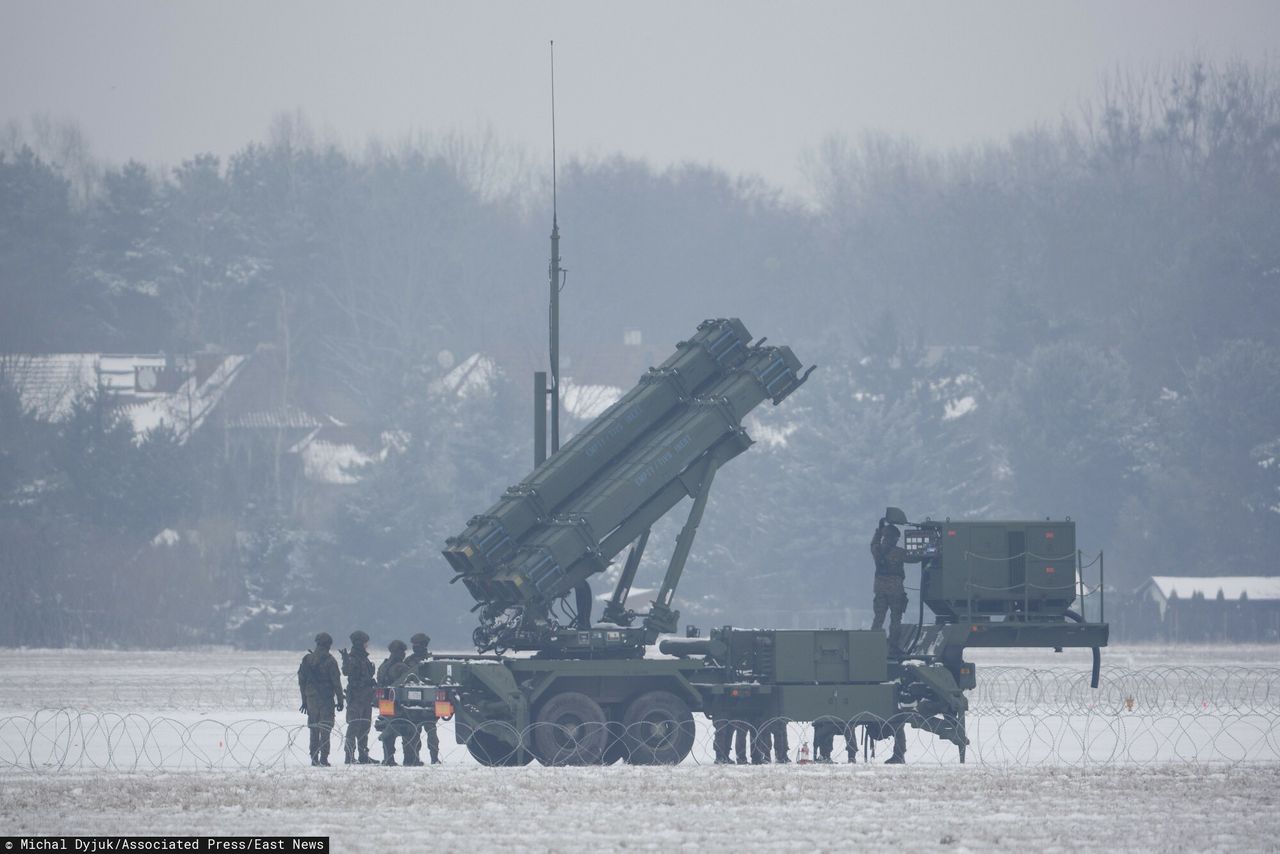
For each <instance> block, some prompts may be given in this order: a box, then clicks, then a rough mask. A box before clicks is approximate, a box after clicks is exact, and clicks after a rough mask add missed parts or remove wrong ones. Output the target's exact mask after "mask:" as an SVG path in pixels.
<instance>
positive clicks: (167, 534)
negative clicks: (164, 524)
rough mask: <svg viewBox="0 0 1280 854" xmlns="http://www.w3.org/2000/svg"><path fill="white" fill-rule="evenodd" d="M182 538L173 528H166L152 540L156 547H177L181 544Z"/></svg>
mask: <svg viewBox="0 0 1280 854" xmlns="http://www.w3.org/2000/svg"><path fill="white" fill-rule="evenodd" d="M181 540H182V536H181V535H180V534H179V533H178V532H177V531H175V530H173V528H165V529H164V530H163V531H161V532H160V533H158V534H156V535H155V536H154V537H152V538H151V545H153V546H156V547H157V548H158V547H160V546H176V545H177V544H178V543H179V542H181Z"/></svg>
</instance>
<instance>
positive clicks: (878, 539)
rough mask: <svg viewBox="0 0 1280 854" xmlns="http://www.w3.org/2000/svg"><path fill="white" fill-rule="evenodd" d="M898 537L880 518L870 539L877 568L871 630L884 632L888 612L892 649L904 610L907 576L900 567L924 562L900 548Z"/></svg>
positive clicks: (919, 557) (899, 534) (899, 536)
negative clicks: (873, 615)
mask: <svg viewBox="0 0 1280 854" xmlns="http://www.w3.org/2000/svg"><path fill="white" fill-rule="evenodd" d="M901 536H902V532H901V531H899V530H898V528H897V526H896V525H893V524H892V523H890V522H889V521H887V520H886V519H881V520H880V525H879V527H877V528H876V533H875V536H873V537H872V538H871V558H872V560H874V561H875V565H876V579H875V600H874V603H873V607H874V609H875V620H874V621H872V623H871V628H873V629H883V628H884V615H885V611H888V612H889V614H890V617H889V646H890V647H894V648H896V646H897V636H898V629H899V628H901V627H902V615H903V613H905V612H906V610H907V591H906V588H905V587H904V586H903V583H904V580H905V579H906V575H907V573H906V571H905V570H904V568H903V564H904V563H919V562H920V561H921V560H923V559H924V558H923V557H921V556H918V555H912V554H911V553H909V552H908V551H907V550H906V549H903V548H899V546H898V540H899V539H900V538H901Z"/></svg>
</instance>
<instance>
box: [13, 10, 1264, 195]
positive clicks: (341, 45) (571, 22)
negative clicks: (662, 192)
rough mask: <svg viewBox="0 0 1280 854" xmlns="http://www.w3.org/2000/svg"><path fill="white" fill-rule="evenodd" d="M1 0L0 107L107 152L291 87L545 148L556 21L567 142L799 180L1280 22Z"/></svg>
mask: <svg viewBox="0 0 1280 854" xmlns="http://www.w3.org/2000/svg"><path fill="white" fill-rule="evenodd" d="M0 16H2V17H0V21H2V25H0V119H5V120H9V119H26V118H28V117H29V116H30V115H31V114H33V113H44V114H49V115H51V116H53V117H55V118H74V119H76V120H78V121H79V122H80V123H81V125H82V126H83V127H84V129H85V130H86V131H87V133H88V136H89V139H90V141H91V143H92V146H93V149H94V151H95V152H97V153H98V154H100V155H102V156H105V157H107V158H108V159H110V160H114V161H122V160H124V159H127V158H130V157H133V158H137V159H140V160H143V161H147V162H163V163H169V164H174V163H177V162H179V161H180V160H181V159H183V158H186V157H189V156H190V155H192V154H194V153H196V152H201V151H213V152H215V153H218V154H227V153H229V152H231V151H234V150H236V149H237V148H240V147H241V146H243V145H244V144H245V143H246V142H248V141H249V140H252V139H263V138H266V136H267V130H268V127H269V126H270V123H271V119H272V117H273V116H274V115H275V114H277V113H279V112H281V111H287V110H293V109H295V108H300V109H301V110H302V111H303V113H304V114H305V115H306V116H307V118H308V119H309V120H310V122H311V123H312V124H313V125H314V126H315V127H316V128H317V130H319V131H321V132H322V133H323V134H325V135H327V136H329V137H331V138H334V139H336V140H338V141H341V142H343V143H346V144H349V145H353V146H357V147H359V146H360V145H362V144H363V142H364V141H365V140H366V139H367V138H369V137H370V136H383V137H390V138H395V137H401V136H403V135H404V134H406V133H408V132H416V131H422V130H429V131H447V130H462V131H474V130H477V129H483V128H489V129H492V130H493V131H494V132H495V133H496V134H497V135H498V136H499V137H500V138H501V139H503V140H506V141H509V142H512V143H516V144H519V145H521V146H523V147H525V148H527V149H528V150H529V151H530V152H531V153H533V154H537V155H539V156H541V155H542V154H543V152H544V151H545V150H547V149H549V146H548V144H547V136H548V125H549V119H548V79H547V78H548V75H547V66H548V60H547V42H548V40H549V39H552V38H554V39H555V41H556V62H557V104H558V112H559V116H558V123H559V131H560V150H561V153H562V155H563V154H575V153H576V154H608V153H612V152H618V151H620V152H624V153H626V154H630V155H635V156H640V157H645V158H647V159H649V160H650V161H651V162H653V163H654V164H655V165H659V166H661V165H666V164H669V163H672V162H678V161H682V160H696V161H702V162H713V163H716V164H718V165H720V166H723V167H725V168H727V169H729V170H731V171H733V172H747V173H755V174H759V175H762V176H764V177H765V178H766V179H768V180H770V181H772V182H774V183H776V184H778V185H780V186H784V187H787V188H791V189H797V188H800V187H802V186H803V181H802V178H801V170H800V166H799V160H800V155H801V154H802V153H803V152H804V151H805V150H806V149H809V148H812V147H813V146H815V145H816V144H817V143H818V142H819V141H820V140H821V139H822V138H823V136H825V135H826V134H827V133H829V132H833V131H835V132H844V133H849V134H857V133H858V132H860V131H862V130H865V129H869V128H870V129H878V130H886V131H891V132H903V133H907V134H910V135H912V136H914V137H917V138H919V139H920V140H921V141H923V142H925V143H927V144H930V145H939V146H951V145H956V144H964V143H968V142H974V141H981V140H986V139H992V138H1001V137H1003V136H1004V135H1005V134H1007V133H1008V132H1009V131H1011V130H1016V129H1020V128H1024V127H1027V126H1029V125H1031V124H1033V123H1036V122H1053V121H1056V119H1057V117H1059V116H1060V115H1062V113H1063V112H1071V111H1074V110H1076V109H1077V108H1078V106H1079V104H1080V103H1081V102H1082V101H1083V100H1084V99H1087V98H1089V97H1091V96H1092V95H1093V94H1094V93H1095V92H1096V91H1097V87H1098V81H1099V79H1100V77H1101V75H1102V74H1103V73H1104V72H1106V71H1107V70H1108V69H1114V68H1115V67H1117V66H1122V67H1125V68H1129V69H1134V70H1142V69H1146V68H1150V67H1153V66H1155V65H1157V64H1159V63H1166V64H1167V63H1168V62H1169V61H1170V60H1172V59H1175V58H1178V57H1186V56H1189V55H1191V54H1192V53H1198V54H1199V55H1201V56H1202V57H1204V58H1206V59H1210V60H1223V59H1229V58H1243V59H1248V60H1253V61H1262V60H1269V59H1272V58H1273V57H1274V51H1275V46H1276V45H1278V44H1280V2H1277V0H1247V1H1246V2H1227V0H1216V2H1189V0H1134V2H1123V0H1113V2H1089V3H1066V2H1058V3H1032V2H984V3H961V2H938V3H927V2H895V3H874V4H872V3H867V4H862V3H852V2H813V3H798V2H786V3H782V2H778V3H765V2H741V1H740V0H739V2H697V3H694V2H655V1H654V0H645V2H629V3H603V2H541V3H535V2H520V3H508V2H502V3H497V2H495V3H479V2H476V3H471V2H453V3H428V2H416V3H401V2H381V3H376V4H372V3H360V4H354V3H353V4H347V3H328V2H256V0H255V2H240V0H230V2H229V0H218V2H204V3H180V2H157V0H150V2H147V0H120V1H119V2H57V0H54V2H51V0H36V2H26V0H19V1H18V2H15V0H4V2H3V4H2V5H0ZM1269 51H1270V52H1272V53H1271V55H1269V54H1268V52H1269Z"/></svg>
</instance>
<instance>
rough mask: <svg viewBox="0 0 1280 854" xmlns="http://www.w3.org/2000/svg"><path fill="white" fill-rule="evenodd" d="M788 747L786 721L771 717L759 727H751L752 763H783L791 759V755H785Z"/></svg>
mask: <svg viewBox="0 0 1280 854" xmlns="http://www.w3.org/2000/svg"><path fill="white" fill-rule="evenodd" d="M790 749H791V748H790V744H789V743H788V741H787V722H786V721H785V720H784V719H782V718H773V719H772V720H770V721H767V722H766V723H763V724H761V725H760V726H759V727H753V728H752V734H751V764H752V765H767V764H768V763H770V762H777V763H778V764H779V765H785V764H787V763H788V762H790V761H791V757H790V756H788V755H787V753H788V751H789V750H790Z"/></svg>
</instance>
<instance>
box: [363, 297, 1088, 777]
mask: <svg viewBox="0 0 1280 854" xmlns="http://www.w3.org/2000/svg"><path fill="white" fill-rule="evenodd" d="M812 371H813V368H812V367H810V368H809V369H808V370H802V365H801V363H800V361H799V360H798V359H797V358H796V357H795V355H794V353H793V352H792V351H791V349H790V348H788V347H779V346H771V345H766V344H765V341H764V339H760V340H758V341H754V342H753V340H752V337H751V335H750V333H749V332H748V331H747V329H746V327H745V326H744V325H743V323H742V322H741V321H740V320H738V319H736V318H731V319H713V320H707V321H705V322H703V323H702V324H700V325H699V326H698V327H697V329H696V331H695V333H694V335H693V336H692V337H690V338H689V339H688V340H686V341H682V342H680V343H679V344H678V345H677V346H676V350H675V352H674V353H673V354H672V355H671V356H670V357H669V358H668V359H667V360H666V361H665V362H663V363H662V364H661V365H660V366H658V367H656V368H651V369H650V370H649V371H648V372H647V373H646V374H645V375H644V376H643V377H641V379H640V382H639V383H638V384H637V385H636V386H635V387H634V388H633V389H631V390H630V391H629V392H627V393H626V394H624V395H623V396H622V397H621V398H620V399H619V400H618V401H617V402H616V403H614V404H613V405H612V406H611V407H610V408H609V409H608V410H607V411H605V412H604V413H603V414H602V415H601V416H600V417H598V418H596V419H595V420H594V421H593V422H591V423H590V424H588V425H587V426H586V427H585V428H584V429H583V430H582V431H581V432H579V433H578V434H577V435H576V436H574V437H573V439H572V440H571V441H569V442H568V443H567V444H565V446H564V447H563V448H558V449H556V448H555V444H556V443H554V442H553V453H552V454H551V455H550V456H549V457H545V459H544V457H543V455H542V454H540V453H539V454H536V455H535V463H536V464H535V468H534V469H533V471H532V472H531V473H530V474H529V475H528V476H527V477H525V478H524V480H522V481H521V482H520V483H518V484H516V485H514V486H512V487H510V488H509V489H508V490H507V491H506V493H505V494H504V495H502V496H501V497H500V498H499V499H498V501H497V502H496V503H495V504H494V505H493V506H492V507H491V508H490V509H489V510H488V511H486V512H485V513H482V514H479V515H477V516H474V517H472V518H471V520H470V521H469V522H468V523H467V525H466V527H465V529H464V530H463V531H462V532H461V533H459V534H458V535H457V536H454V537H451V538H450V539H449V540H448V541H447V543H446V547H445V549H444V557H445V559H446V560H447V562H448V564H449V566H450V568H451V569H452V570H453V571H454V576H453V578H452V581H453V582H457V581H461V582H462V583H463V585H464V586H465V587H466V588H467V590H468V591H469V592H470V593H471V595H472V596H473V598H474V599H475V600H476V606H475V609H474V610H476V611H478V612H479V625H478V626H477V628H476V630H475V633H474V636H473V639H474V641H475V644H476V647H477V649H478V653H477V654H475V655H458V656H448V657H438V658H434V659H432V660H430V661H428V662H425V663H423V664H422V665H421V666H420V667H419V669H418V672H417V673H415V674H412V675H410V676H409V677H408V678H407V680H406V682H405V683H404V684H402V685H399V686H396V687H395V688H393V689H392V690H389V691H386V692H384V693H383V694H381V695H380V701H381V702H382V703H384V704H386V713H392V714H394V713H396V712H397V710H411V709H413V708H415V707H420V706H424V705H426V704H430V703H434V704H437V705H436V706H435V711H436V713H437V714H438V715H440V716H442V717H444V716H446V715H447V714H448V713H453V714H454V715H455V718H454V720H455V735H456V737H457V739H458V741H459V743H462V744H465V745H466V746H467V748H468V750H469V751H470V752H471V753H472V755H474V756H475V757H476V759H477V760H479V761H480V762H482V763H484V764H488V765H518V764H525V763H528V762H529V761H531V760H532V759H535V758H536V759H538V760H539V761H540V762H543V763H546V764H553V765H558V764H599V763H609V762H614V761H618V760H623V759H625V760H626V761H627V762H630V763H633V764H657V763H676V762H680V761H682V760H683V759H684V758H685V757H686V756H688V754H689V752H690V750H691V749H692V746H693V742H694V732H695V728H694V723H693V715H694V714H695V713H701V714H704V715H707V716H708V717H711V718H712V719H714V720H718V721H744V722H746V723H747V724H749V725H752V726H756V725H763V724H764V723H765V722H767V721H770V720H774V719H788V720H796V721H817V720H833V721H840V722H843V723H845V724H846V725H862V726H867V727H870V728H873V734H874V735H876V736H883V735H885V734H886V733H887V732H888V731H890V730H891V729H892V728H893V727H895V726H900V725H902V724H904V723H910V724H911V725H913V726H915V727H917V728H919V729H924V730H927V731H929V732H932V733H935V734H936V735H937V736H939V737H940V738H943V739H946V740H948V741H950V742H952V743H954V744H955V745H956V746H957V747H958V748H959V750H960V758H961V761H963V759H964V749H965V746H966V745H967V743H968V742H967V739H966V736H965V732H964V716H965V711H966V709H967V707H968V702H967V699H966V697H965V695H964V692H965V690H967V689H970V688H973V687H974V685H975V684H976V683H975V670H974V666H973V665H972V664H971V663H968V662H966V661H965V660H964V650H965V649H966V648H968V647H973V646H1009V647H1012V646H1018V647H1046V648H1053V649H1058V650H1060V649H1062V648H1063V647H1092V648H1093V649H1094V684H1095V685H1096V682H1097V675H1098V648H1099V647H1101V646H1104V645H1105V644H1106V641H1107V626H1106V624H1105V623H1101V622H1097V623H1089V622H1085V621H1084V620H1083V618H1082V617H1081V616H1080V615H1078V614H1075V613H1073V612H1071V611H1070V610H1069V608H1070V605H1071V604H1072V602H1073V600H1074V599H1075V598H1076V593H1077V580H1078V578H1079V572H1078V566H1077V564H1078V559H1077V553H1076V550H1075V525H1074V523H1072V522H1071V521H1070V520H1063V521H1056V522H1055V521H1035V522H1020V521H1014V522H960V521H956V522H952V521H950V520H946V521H943V522H934V521H932V520H929V519H926V520H924V521H922V522H917V523H911V522H909V521H908V519H907V516H906V514H905V513H903V511H901V510H900V509H897V508H888V509H887V511H886V519H887V520H888V521H890V522H893V523H895V524H898V525H902V526H904V527H905V536H904V547H905V548H906V549H908V551H909V552H910V553H911V554H912V555H913V556H915V557H916V558H918V559H919V561H920V563H921V578H922V583H921V587H922V591H923V592H922V595H921V596H920V597H919V598H920V600H921V602H920V614H921V620H920V621H919V623H918V624H916V625H904V626H902V627H901V630H900V634H899V635H898V636H897V637H894V638H887V637H886V636H885V634H884V633H883V632H879V631H866V630H850V629H843V630H835V629H832V630H822V631H783V630H771V629H764V630H761V629H738V628H733V627H729V626H726V627H723V628H719V629H716V630H713V631H712V632H711V633H710V634H709V636H708V637H706V638H701V637H692V638H675V637H669V638H667V639H666V640H663V641H662V643H661V644H660V645H659V652H661V653H662V654H663V655H664V656H665V657H655V655H654V650H653V647H654V645H655V643H656V642H657V641H658V640H659V637H660V636H662V635H670V634H671V633H674V632H675V631H676V630H677V628H678V624H679V611H678V610H676V609H675V608H673V607H672V605H673V601H674V596H675V591H676V587H677V585H678V583H679V580H680V577H681V574H682V572H683V570H684V566H685V563H686V561H687V559H688V556H689V553H690V550H691V548H692V545H693V540H694V537H695V534H696V532H697V528H698V525H699V523H700V521H701V519H702V516H703V513H704V511H705V509H706V506H707V499H708V495H709V493H710V490H711V487H712V482H713V480H714V477H715V474H716V472H717V471H718V470H719V468H720V467H721V466H723V465H724V464H726V463H727V462H729V461H730V460H732V459H734V458H736V457H737V456H738V455H739V454H741V453H742V452H743V451H745V450H746V449H747V448H748V447H750V445H751V438H750V437H749V436H748V435H747V433H746V431H745V430H744V429H743V426H742V420H743V418H744V417H745V416H746V415H747V414H748V413H749V412H751V411H752V410H753V409H754V408H755V407H757V406H759V405H761V404H763V403H764V402H765V401H770V402H771V403H772V404H773V405H775V406H776V405H778V404H780V403H781V402H782V401H783V400H785V399H786V398H787V397H788V396H789V395H791V394H792V393H793V392H794V391H796V390H797V389H798V388H800V387H801V386H802V385H803V384H804V383H805V381H806V380H807V379H808V377H809V375H810V373H811V372H812ZM541 417H545V409H543V411H542V414H541ZM534 433H535V436H545V424H538V423H535V430H534ZM685 498H689V499H691V503H690V505H689V511H688V516H687V518H686V520H685V523H684V526H683V528H682V530H681V531H680V534H679V536H678V537H677V539H676V543H675V547H674V549H673V552H672V554H671V556H670V559H669V561H668V565H667V570H666V573H665V575H664V577H663V580H662V583H661V586H660V587H659V588H658V590H657V595H656V596H655V597H654V599H653V600H652V601H651V602H650V603H649V607H648V608H647V610H645V611H643V612H640V611H636V610H633V609H632V608H630V607H629V604H628V598H629V595H630V591H631V587H632V584H633V583H634V580H635V576H636V571H637V569H638V567H639V564H640V559H641V556H642V554H643V553H644V550H645V547H646V544H647V542H648V539H649V531H650V529H651V527H652V526H653V524H654V523H655V522H657V521H658V520H659V519H661V518H662V517H663V516H665V514H667V513H669V512H671V511H672V510H673V509H674V508H675V507H676V506H677V505H678V504H679V503H680V502H681V501H682V500H683V499H685ZM624 550H625V551H626V552H627V555H626V558H625V560H624V562H623V565H622V567H621V571H620V573H619V576H618V579H617V581H616V583H615V585H614V589H613V592H612V594H611V596H610V597H609V600H608V603H607V605H606V606H605V608H604V612H603V614H602V619H601V620H600V621H593V620H592V617H591V613H590V612H591V601H592V594H591V588H590V582H591V580H592V579H594V578H595V577H596V576H599V575H600V574H602V573H604V572H605V571H606V570H607V569H608V568H609V567H610V566H611V565H612V564H613V562H614V560H615V559H616V558H618V557H619V556H620V555H621V554H622V552H623V551H624ZM571 597H572V600H573V601H570V598H571ZM925 605H927V606H928V607H929V609H930V611H931V612H932V613H933V615H934V623H932V624H929V625H925V624H924V620H923V616H924V614H923V608H924V606H925Z"/></svg>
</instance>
